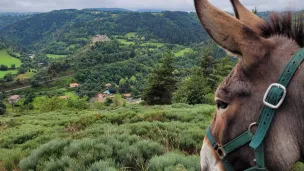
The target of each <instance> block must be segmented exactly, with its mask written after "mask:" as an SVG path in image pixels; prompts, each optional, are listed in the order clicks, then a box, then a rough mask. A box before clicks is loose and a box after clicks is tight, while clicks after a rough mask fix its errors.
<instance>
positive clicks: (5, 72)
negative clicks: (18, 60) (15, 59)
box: [0, 70, 18, 78]
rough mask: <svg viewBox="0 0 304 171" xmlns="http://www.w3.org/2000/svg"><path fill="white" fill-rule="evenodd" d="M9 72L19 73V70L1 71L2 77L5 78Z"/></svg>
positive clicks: (0, 76)
mask: <svg viewBox="0 0 304 171" xmlns="http://www.w3.org/2000/svg"><path fill="white" fill-rule="evenodd" d="M7 73H12V74H17V73H18V70H8V71H0V78H3V77H4V76H5V74H7Z"/></svg>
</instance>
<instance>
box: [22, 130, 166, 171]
mask: <svg viewBox="0 0 304 171" xmlns="http://www.w3.org/2000/svg"><path fill="white" fill-rule="evenodd" d="M164 152H165V150H164V147H162V146H161V145H160V144H158V143H156V142H152V141H149V140H141V139H140V138H139V137H137V136H132V135H127V134H123V135H111V136H104V135H103V136H101V137H99V138H97V139H92V138H85V139H81V140H73V141H69V140H53V141H50V142H49V143H47V144H45V145H42V146H41V147H40V148H38V149H37V150H35V151H34V152H32V154H31V155H30V156H28V157H27V158H25V159H23V160H22V161H21V162H20V164H19V166H20V168H21V169H22V170H50V171H51V170H91V171H95V170H96V171H98V170H104V169H108V170H109V171H114V170H116V169H115V166H117V167H119V168H123V167H128V168H132V170H141V169H143V168H146V167H147V163H148V161H149V160H150V159H151V158H152V157H154V156H157V155H162V154H164Z"/></svg>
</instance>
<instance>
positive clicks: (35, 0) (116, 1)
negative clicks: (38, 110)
mask: <svg viewBox="0 0 304 171" xmlns="http://www.w3.org/2000/svg"><path fill="white" fill-rule="evenodd" d="M210 2H211V3H212V4H214V5H215V6H217V7H218V8H220V9H222V10H225V11H230V12H231V11H232V8H231V4H230V1H229V0H210ZM241 2H242V3H243V4H244V5H245V6H246V7H247V8H249V9H253V8H255V7H257V8H258V10H259V11H266V10H286V9H293V10H299V9H303V8H304V1H303V0H241ZM71 8H75V9H83V8H127V9H132V10H135V9H164V10H182V11H194V5H193V0H1V1H0V12H46V11H51V10H56V9H71Z"/></svg>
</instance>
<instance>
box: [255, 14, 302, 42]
mask: <svg viewBox="0 0 304 171" xmlns="http://www.w3.org/2000/svg"><path fill="white" fill-rule="evenodd" d="M260 28H261V29H262V36H263V37H265V38H268V37H270V36H273V35H282V36H286V37H288V38H290V39H293V40H294V41H296V42H297V43H298V45H299V46H300V47H304V22H303V15H302V13H301V12H299V13H292V12H285V13H284V14H279V13H271V14H270V17H269V21H267V22H266V24H264V25H261V26H260Z"/></svg>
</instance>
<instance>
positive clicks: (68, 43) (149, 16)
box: [0, 9, 208, 54]
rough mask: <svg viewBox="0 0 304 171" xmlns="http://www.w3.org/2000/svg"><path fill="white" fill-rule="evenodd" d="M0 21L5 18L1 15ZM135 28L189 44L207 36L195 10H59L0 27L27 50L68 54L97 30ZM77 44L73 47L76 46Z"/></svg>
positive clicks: (111, 33)
mask: <svg viewBox="0 0 304 171" xmlns="http://www.w3.org/2000/svg"><path fill="white" fill-rule="evenodd" d="M0 22H5V21H4V19H3V20H2V21H1V18H0ZM129 32H136V33H137V34H138V35H139V37H142V38H144V39H145V40H150V39H157V40H158V41H160V42H164V43H172V44H182V45H189V44H191V43H199V42H202V41H205V40H207V39H208V36H207V34H204V30H203V28H202V27H201V25H200V24H199V21H198V19H197V18H196V14H195V13H186V12H169V11H167V12H162V13H136V12H123V11H100V10H94V9H87V10H59V11H52V12H49V13H41V14H36V15H32V16H30V17H25V18H23V19H20V20H18V21H15V22H14V24H9V25H6V26H5V27H2V28H0V33H1V35H2V36H4V37H5V38H7V39H9V40H11V41H13V42H15V43H16V44H17V45H19V46H22V48H23V50H28V51H41V50H45V51H57V52H58V51H59V50H58V49H61V50H60V52H61V53H62V54H71V53H73V52H74V51H75V50H76V49H77V48H79V47H82V46H84V45H86V44H88V43H89V42H90V41H91V38H92V37H93V36H94V35H97V34H107V35H108V36H109V37H113V36H115V35H125V34H127V33H129ZM75 47H76V48H75Z"/></svg>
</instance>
